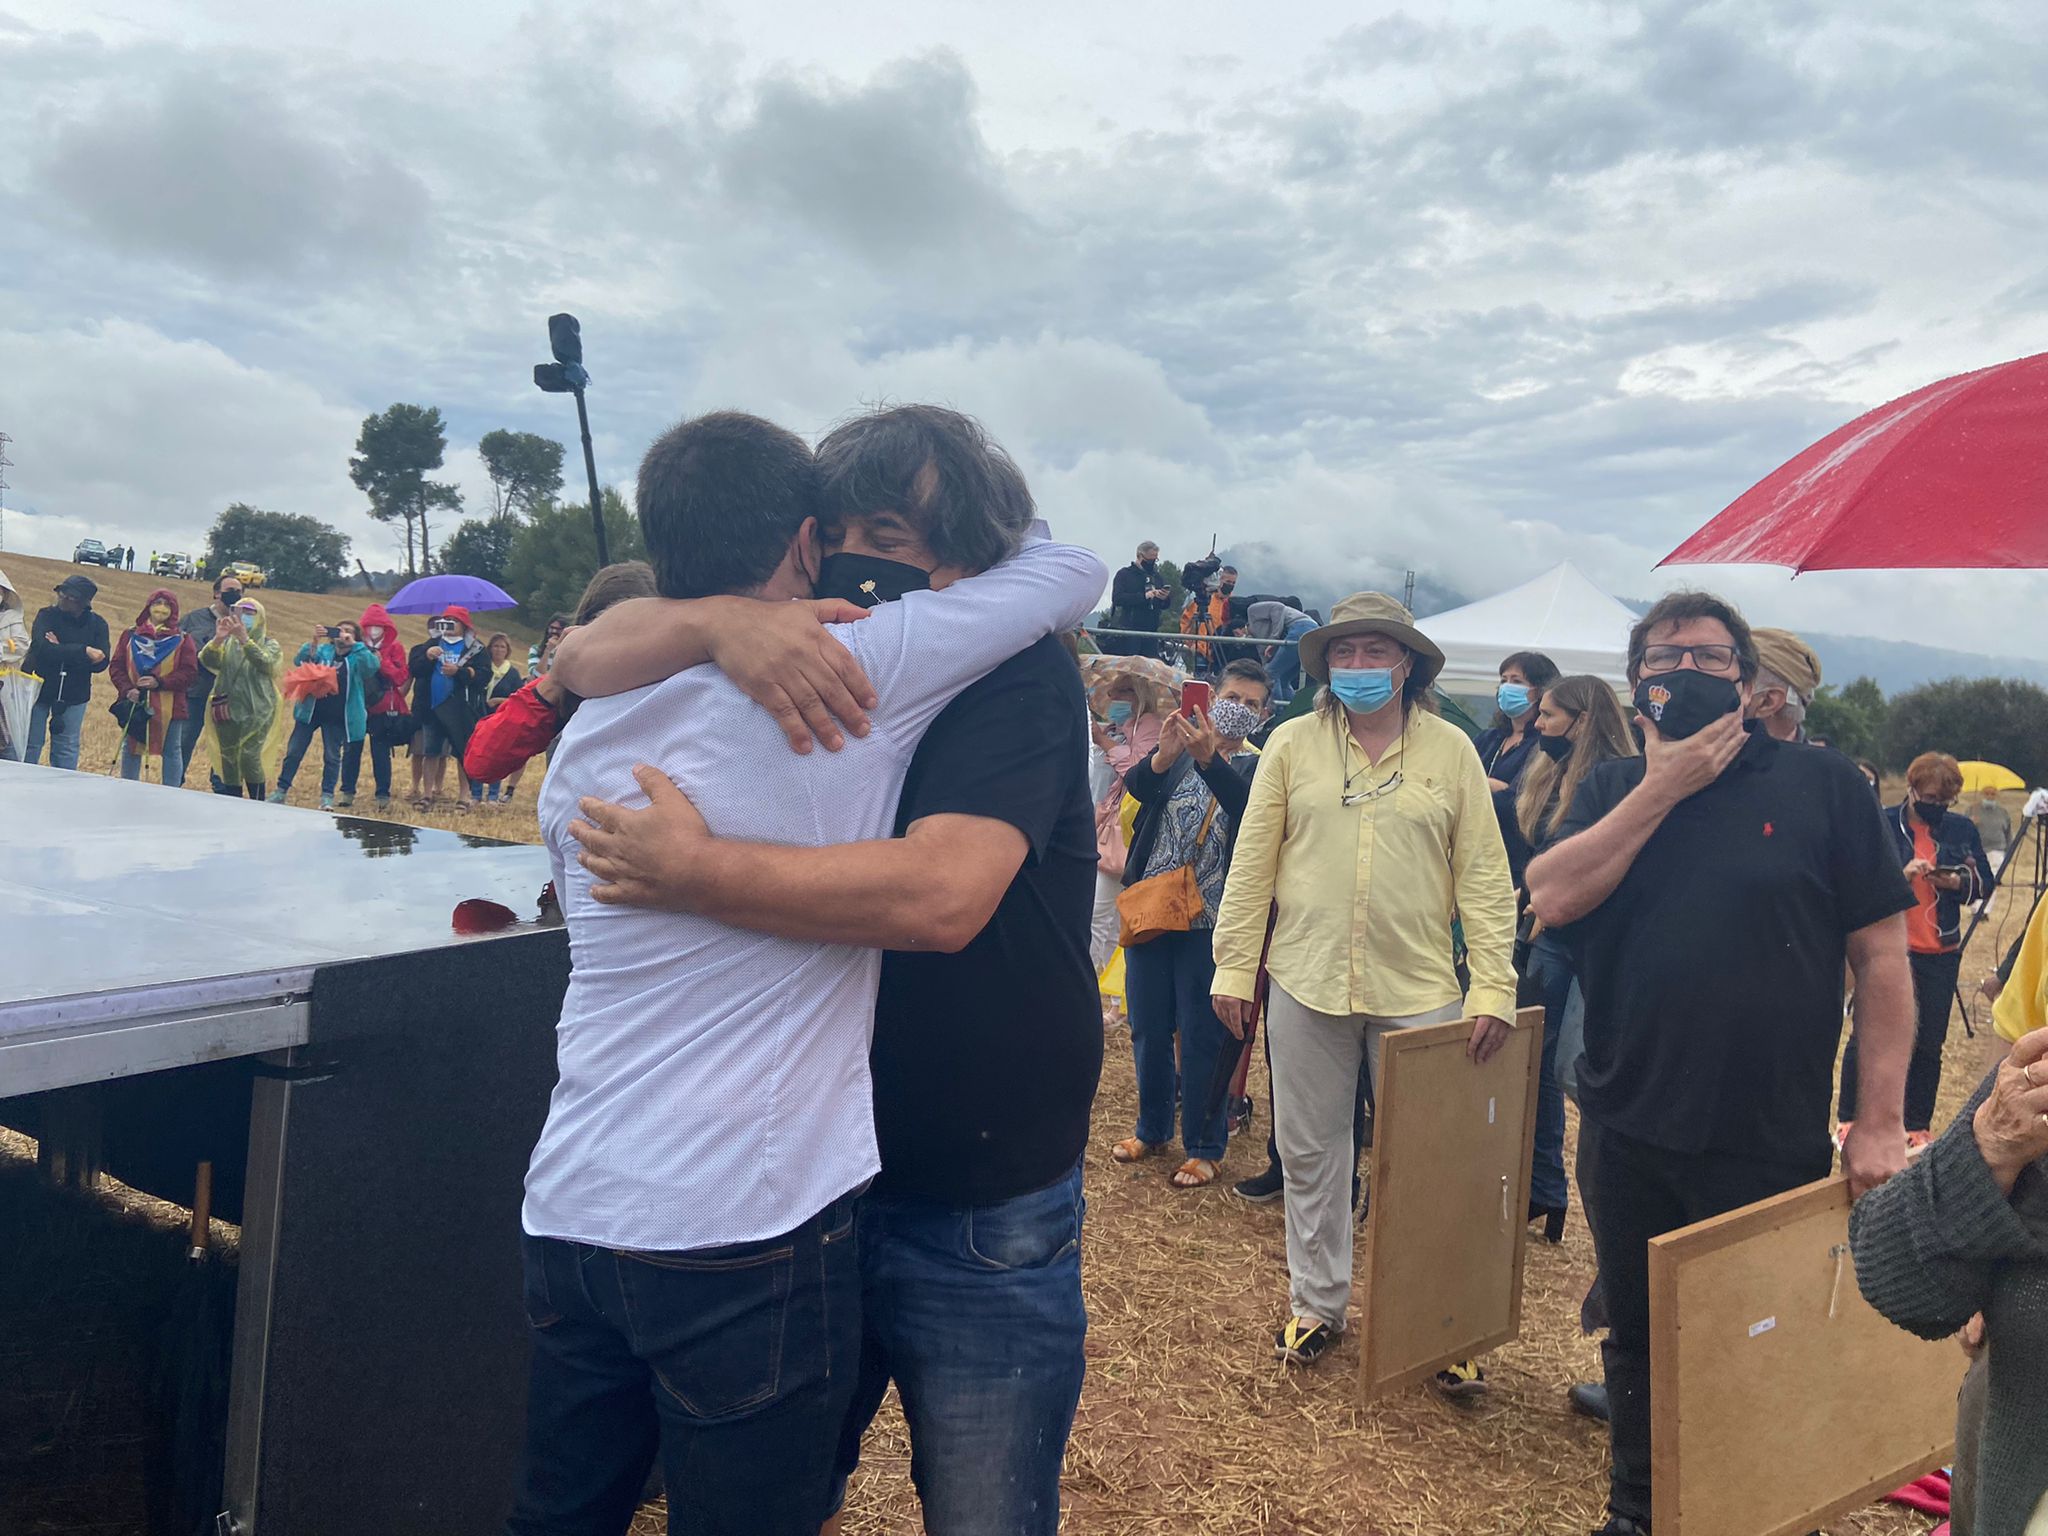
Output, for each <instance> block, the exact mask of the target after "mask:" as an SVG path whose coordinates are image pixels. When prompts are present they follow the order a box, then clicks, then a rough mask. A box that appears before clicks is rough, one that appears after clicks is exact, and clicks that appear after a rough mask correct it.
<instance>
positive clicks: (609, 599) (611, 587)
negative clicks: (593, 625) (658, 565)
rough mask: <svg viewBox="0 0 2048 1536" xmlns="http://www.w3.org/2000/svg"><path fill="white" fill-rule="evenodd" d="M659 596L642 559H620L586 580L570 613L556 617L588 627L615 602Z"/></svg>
mask: <svg viewBox="0 0 2048 1536" xmlns="http://www.w3.org/2000/svg"><path fill="white" fill-rule="evenodd" d="M659 593H660V589H659V588H658V587H656V586H655V584H654V567H653V566H651V565H649V564H648V563H647V562H646V561H645V560H621V561H619V562H618V563H616V564H614V565H608V566H606V567H604V569H602V570H601V571H599V572H598V573H597V574H596V575H595V576H593V577H591V578H590V582H589V584H588V585H587V586H585V587H584V589H583V595H582V596H581V597H580V598H578V599H577V600H576V612H575V613H574V614H562V615H558V617H560V618H561V619H562V620H563V622H564V623H568V624H588V623H589V622H590V621H591V620H592V619H594V618H596V617H597V616H598V615H599V614H600V613H603V612H604V611H605V609H607V608H609V607H611V606H612V605H613V604H615V603H623V602H624V601H626V599H627V598H629V597H655V596H658V595H659Z"/></svg>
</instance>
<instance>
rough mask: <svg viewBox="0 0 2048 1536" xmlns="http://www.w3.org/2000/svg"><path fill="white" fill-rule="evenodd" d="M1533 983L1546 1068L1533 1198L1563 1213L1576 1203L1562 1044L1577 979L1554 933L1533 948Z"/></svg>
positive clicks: (1539, 1090) (1540, 1088)
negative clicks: (1567, 1149) (1567, 1167)
mask: <svg viewBox="0 0 2048 1536" xmlns="http://www.w3.org/2000/svg"><path fill="white" fill-rule="evenodd" d="M1529 980H1530V981H1532V982H1533V983H1535V984H1536V986H1537V987H1538V988H1540V989H1541V994H1542V1002H1543V1066H1542V1069H1541V1074H1540V1076H1539V1077H1538V1079H1537V1083H1536V1160H1535V1163H1534V1164H1533V1166H1532V1167H1531V1169H1530V1173H1529V1199H1530V1201H1531V1202H1532V1203H1534V1204H1536V1205H1540V1206H1542V1207H1544V1208H1545V1209H1546V1210H1553V1211H1561V1210H1564V1209H1566V1208H1567V1207H1568V1206H1569V1205H1570V1204H1571V1184H1570V1182H1569V1181H1568V1180H1567V1179H1566V1178H1565V1176H1564V1081H1563V1079H1562V1078H1560V1077H1559V1075H1558V1070H1557V1041H1558V1036H1559V1035H1560V1034H1561V1033H1562V1032H1563V1030H1564V1010H1565V1004H1566V1003H1567V1002H1568V1001H1569V999H1570V997H1571V991H1572V980H1573V977H1572V957H1571V951H1570V950H1568V949H1566V948H1565V947H1564V942H1563V941H1562V940H1560V939H1555V938H1552V937H1551V936H1550V935H1549V934H1548V933H1539V934H1538V935H1537V936H1536V942H1535V943H1534V944H1532V945H1531V946H1530V948H1529Z"/></svg>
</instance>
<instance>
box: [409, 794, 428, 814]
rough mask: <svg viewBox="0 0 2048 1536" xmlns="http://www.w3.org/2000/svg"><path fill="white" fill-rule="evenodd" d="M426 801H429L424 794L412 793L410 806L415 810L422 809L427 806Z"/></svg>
mask: <svg viewBox="0 0 2048 1536" xmlns="http://www.w3.org/2000/svg"><path fill="white" fill-rule="evenodd" d="M428 803H429V802H428V800H427V797H426V796H425V795H414V796H413V797H412V808H413V809H414V810H416V811H424V810H425V809H426V808H427V805H428Z"/></svg>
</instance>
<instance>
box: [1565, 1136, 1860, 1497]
mask: <svg viewBox="0 0 2048 1536" xmlns="http://www.w3.org/2000/svg"><path fill="white" fill-rule="evenodd" d="M1823 1145H1825V1144H1823ZM1832 1164H1833V1158H1832V1156H1831V1155H1830V1154H1829V1153H1827V1152H1825V1151H1824V1152H1822V1153H1821V1155H1820V1156H1818V1157H1817V1158H1815V1159H1814V1160H1813V1161H1812V1162H1810V1163H1780V1162H1772V1161H1766V1160H1763V1159H1760V1158H1753V1157H1743V1156H1740V1155H1739V1154H1736V1153H1732V1152H1668V1151H1666V1150H1664V1149H1663V1148H1661V1147H1653V1146H1651V1145H1650V1144H1649V1143H1648V1142H1643V1141H1637V1140H1636V1139H1635V1138H1634V1137H1631V1136H1624V1135H1622V1134H1621V1133H1620V1132H1618V1131H1613V1130H1609V1129H1607V1128H1605V1127H1603V1126H1601V1125H1600V1124H1598V1122H1596V1121H1594V1120H1592V1119H1590V1118H1586V1119H1582V1120H1581V1121H1580V1122H1579V1192H1580V1194H1581V1195H1582V1196H1583V1199H1584V1204H1585V1208H1586V1217H1587V1219H1588V1220H1589V1221H1590V1222H1591V1223H1592V1227H1593V1248H1594V1252H1595V1254H1596V1255H1597V1256H1598V1258H1599V1262H1600V1285H1601V1289H1602V1291H1603V1293H1604V1295H1605V1298H1606V1303H1607V1325H1608V1331H1607V1339H1606V1342H1605V1343H1604V1344H1602V1345H1601V1347H1600V1355H1601V1359H1602V1361H1603V1362H1604V1364H1605V1366H1606V1375H1607V1402H1608V1411H1609V1414H1610V1418H1609V1420H1608V1440H1609V1444H1610V1446H1611V1448H1612V1451H1613V1467H1612V1470H1611V1472H1610V1473H1609V1479H1610V1481H1609V1489H1608V1495H1607V1503H1608V1508H1609V1510H1610V1511H1611V1512H1612V1513H1614V1514H1617V1515H1626V1516H1628V1517H1629V1518H1630V1519H1632V1520H1636V1521H1640V1522H1641V1523H1642V1524H1644V1525H1647V1524H1649V1521H1650V1239H1651V1238H1653V1237H1661V1236H1663V1234H1665V1233H1666V1232H1675V1231H1677V1230H1678V1229H1679V1228H1680V1227H1689V1226H1691V1225H1692V1224H1693V1223H1694V1222H1696V1221H1705V1220H1706V1219H1707V1218H1708V1217H1710V1216H1719V1215H1721V1214H1723V1213H1724V1212H1727V1211H1733V1210H1739V1209H1740V1208H1741V1207H1743V1206H1745V1205H1753V1204H1754V1203H1755V1202H1757V1201H1759V1200H1765V1199H1768V1198H1770V1197H1771V1196H1772V1195H1779V1194H1783V1193H1784V1192H1785V1191H1786V1190H1788V1189H1797V1188H1798V1187H1799V1186H1800V1185H1802V1184H1810V1183H1812V1182H1813V1181H1814V1180H1815V1179H1821V1178H1825V1177H1827V1174H1828V1170H1829V1168H1830V1167H1831V1166H1832Z"/></svg>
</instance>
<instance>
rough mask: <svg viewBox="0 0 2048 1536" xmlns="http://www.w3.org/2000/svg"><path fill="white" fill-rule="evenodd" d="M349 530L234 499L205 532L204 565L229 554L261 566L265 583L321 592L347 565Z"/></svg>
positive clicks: (220, 563)
mask: <svg viewBox="0 0 2048 1536" xmlns="http://www.w3.org/2000/svg"><path fill="white" fill-rule="evenodd" d="M348 542H349V541H348V536H347V535H346V534H344V533H342V532H341V531H340V530H339V529H335V528H330V527H328V526H327V524H325V523H323V522H321V521H320V520H319V519H318V518H312V517H299V516H295V515H294V514H292V513H289V512H264V511H260V510H258V509H257V508H255V507H252V506H248V505H246V504H244V503H242V502H239V501H238V502H236V503H235V504H234V505H233V506H231V507H229V508H228V509H227V511H225V512H223V513H221V515H220V516H219V517H217V518H215V519H214V523H213V529H212V531H211V532H210V533H208V534H207V536H206V568H207V570H209V571H213V572H219V571H221V570H223V569H225V568H226V566H227V565H228V563H229V562H230V561H233V560H248V561H252V562H254V563H255V564H257V565H260V566H261V567H263V579H264V581H265V583H266V584H267V585H269V586H273V587H283V588H285V589H287V590H289V591H293V592H325V591H326V590H327V589H328V588H329V587H331V586H333V585H334V584H335V583H336V582H338V581H340V580H341V575H342V572H343V571H344V570H346V569H347V567H348Z"/></svg>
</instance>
